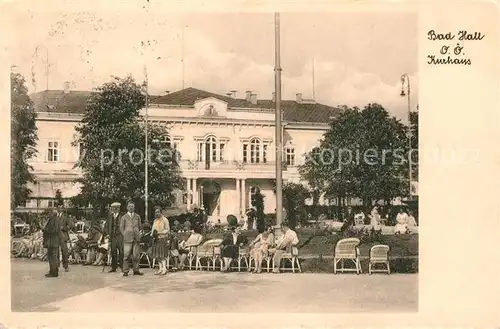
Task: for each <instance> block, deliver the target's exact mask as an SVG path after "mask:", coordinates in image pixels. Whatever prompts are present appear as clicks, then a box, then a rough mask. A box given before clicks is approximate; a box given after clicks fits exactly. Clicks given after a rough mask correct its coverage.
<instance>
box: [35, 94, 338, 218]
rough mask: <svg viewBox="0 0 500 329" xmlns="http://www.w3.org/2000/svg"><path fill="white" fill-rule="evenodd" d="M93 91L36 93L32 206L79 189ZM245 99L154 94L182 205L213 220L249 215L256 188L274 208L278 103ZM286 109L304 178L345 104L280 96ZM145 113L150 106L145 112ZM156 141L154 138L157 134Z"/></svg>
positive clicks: (291, 169) (292, 171) (292, 161)
mask: <svg viewBox="0 0 500 329" xmlns="http://www.w3.org/2000/svg"><path fill="white" fill-rule="evenodd" d="M89 95H90V92H80V91H69V90H65V91H44V92H40V93H36V94H33V95H32V99H33V101H34V103H35V108H36V111H37V114H38V118H37V127H38V137H39V141H38V156H37V158H35V159H33V160H32V161H31V165H32V166H33V171H34V174H35V176H36V178H37V184H36V185H35V186H32V187H31V189H32V191H33V193H32V199H31V200H30V201H28V202H27V204H26V207H25V209H31V210H34V209H44V208H46V207H50V206H52V204H53V202H54V199H53V198H54V197H55V194H56V191H57V190H59V191H60V192H61V195H62V197H63V198H69V197H72V196H74V195H77V194H78V192H79V186H78V185H77V184H76V183H75V179H76V178H78V177H79V175H80V174H81V172H80V170H79V169H78V168H77V167H75V165H76V163H77V161H78V158H79V156H80V147H79V145H75V144H74V141H75V140H76V137H77V136H76V132H75V127H76V125H78V123H79V121H80V120H81V119H82V117H83V113H84V110H85V103H86V99H87V98H88V97H89ZM242 96H243V97H241V98H238V95H237V93H236V92H235V91H232V92H230V93H228V94H227V95H224V96H223V95H218V94H213V93H210V92H207V91H203V90H199V89H195V88H187V89H183V90H180V91H177V92H174V93H170V94H167V95H163V96H155V97H152V99H151V101H150V105H149V107H148V119H149V120H150V121H151V122H154V123H157V124H161V125H165V126H166V127H167V128H168V130H169V135H170V136H169V140H166V141H164V142H165V143H169V144H170V145H171V146H172V147H173V148H174V149H176V150H177V151H178V152H179V154H180V167H181V170H182V176H183V177H184V178H185V179H186V180H185V181H186V183H185V184H186V185H185V187H184V189H185V190H184V191H183V192H179V194H178V197H177V198H176V199H177V206H179V207H185V208H188V209H189V208H190V207H192V206H193V205H194V204H197V205H200V206H203V207H204V208H205V210H206V212H207V214H208V215H209V217H210V218H211V219H212V220H217V219H221V220H223V219H225V218H226V216H227V215H229V214H234V215H236V216H244V214H245V211H246V209H247V208H248V207H249V206H250V200H251V196H252V194H253V193H256V192H257V191H260V193H261V194H262V195H263V196H264V208H265V209H264V211H265V212H267V213H271V212H274V211H275V196H274V191H273V187H274V179H275V165H276V161H275V149H276V147H277V145H275V110H274V108H275V102H274V99H272V98H271V99H269V100H261V99H258V98H257V95H255V94H253V93H252V92H251V91H247V92H246V93H245V95H242ZM281 107H282V109H283V113H282V118H283V132H282V134H283V161H284V166H283V179H284V181H294V182H298V181H299V180H300V176H299V173H298V166H299V165H301V164H303V162H304V160H305V157H304V155H305V153H306V152H308V151H310V150H311V149H312V148H313V147H314V146H316V145H318V144H319V141H320V139H321V138H322V136H323V134H324V133H325V131H326V130H328V128H329V125H328V122H329V121H330V120H331V119H332V118H333V117H335V116H337V115H339V114H340V110H339V109H336V108H333V107H330V106H326V105H323V104H318V103H316V102H315V101H314V100H306V99H303V98H302V95H301V94H297V97H296V99H295V100H284V101H282V102H281ZM141 114H142V115H144V114H145V109H143V110H142V113H141ZM150 138H151V139H154V138H155V136H150Z"/></svg>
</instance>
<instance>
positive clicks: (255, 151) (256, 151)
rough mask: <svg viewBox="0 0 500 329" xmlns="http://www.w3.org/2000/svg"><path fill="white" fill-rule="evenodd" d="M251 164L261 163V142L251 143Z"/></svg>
mask: <svg viewBox="0 0 500 329" xmlns="http://www.w3.org/2000/svg"><path fill="white" fill-rule="evenodd" d="M250 162H251V163H259V162H260V140H258V139H253V140H252V141H251V142H250Z"/></svg>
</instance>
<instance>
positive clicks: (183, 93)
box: [151, 87, 341, 123]
mask: <svg viewBox="0 0 500 329" xmlns="http://www.w3.org/2000/svg"><path fill="white" fill-rule="evenodd" d="M208 97H215V98H217V99H220V100H222V101H224V102H226V103H227V104H228V107H232V108H237V107H239V108H263V109H269V110H274V108H275V103H274V102H273V101H272V100H270V99H269V100H264V99H262V100H258V101H257V105H255V104H253V103H251V102H249V101H247V100H246V99H241V98H232V97H227V96H222V95H218V94H214V93H210V92H207V91H204V90H200V89H196V88H191V87H190V88H186V89H183V90H179V91H176V92H173V93H171V94H168V95H164V96H159V97H158V98H155V99H153V100H152V101H151V103H152V104H163V105H194V103H195V102H196V101H197V100H199V99H204V98H208ZM281 108H282V109H283V112H284V115H283V119H284V121H288V122H310V123H328V122H330V121H331V117H332V116H338V115H339V114H340V112H341V110H340V109H338V108H334V107H331V106H328V105H324V104H319V103H309V102H308V103H297V102H296V101H291V100H282V101H281Z"/></svg>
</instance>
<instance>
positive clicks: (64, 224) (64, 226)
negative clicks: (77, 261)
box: [57, 204, 70, 272]
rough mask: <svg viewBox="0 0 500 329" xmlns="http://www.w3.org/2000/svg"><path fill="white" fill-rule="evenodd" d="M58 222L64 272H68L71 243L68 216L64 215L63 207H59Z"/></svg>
mask: <svg viewBox="0 0 500 329" xmlns="http://www.w3.org/2000/svg"><path fill="white" fill-rule="evenodd" d="M57 220H58V221H59V227H60V231H59V246H60V248H61V253H62V264H63V267H64V271H65V272H68V257H69V252H68V241H69V228H70V225H69V220H68V216H67V215H66V214H65V213H64V209H63V205H62V204H60V205H58V206H57Z"/></svg>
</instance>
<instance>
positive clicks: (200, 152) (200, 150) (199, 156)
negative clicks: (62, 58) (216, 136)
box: [196, 143, 203, 162]
mask: <svg viewBox="0 0 500 329" xmlns="http://www.w3.org/2000/svg"><path fill="white" fill-rule="evenodd" d="M196 161H199V162H201V161H203V143H198V154H197V156H196Z"/></svg>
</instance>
